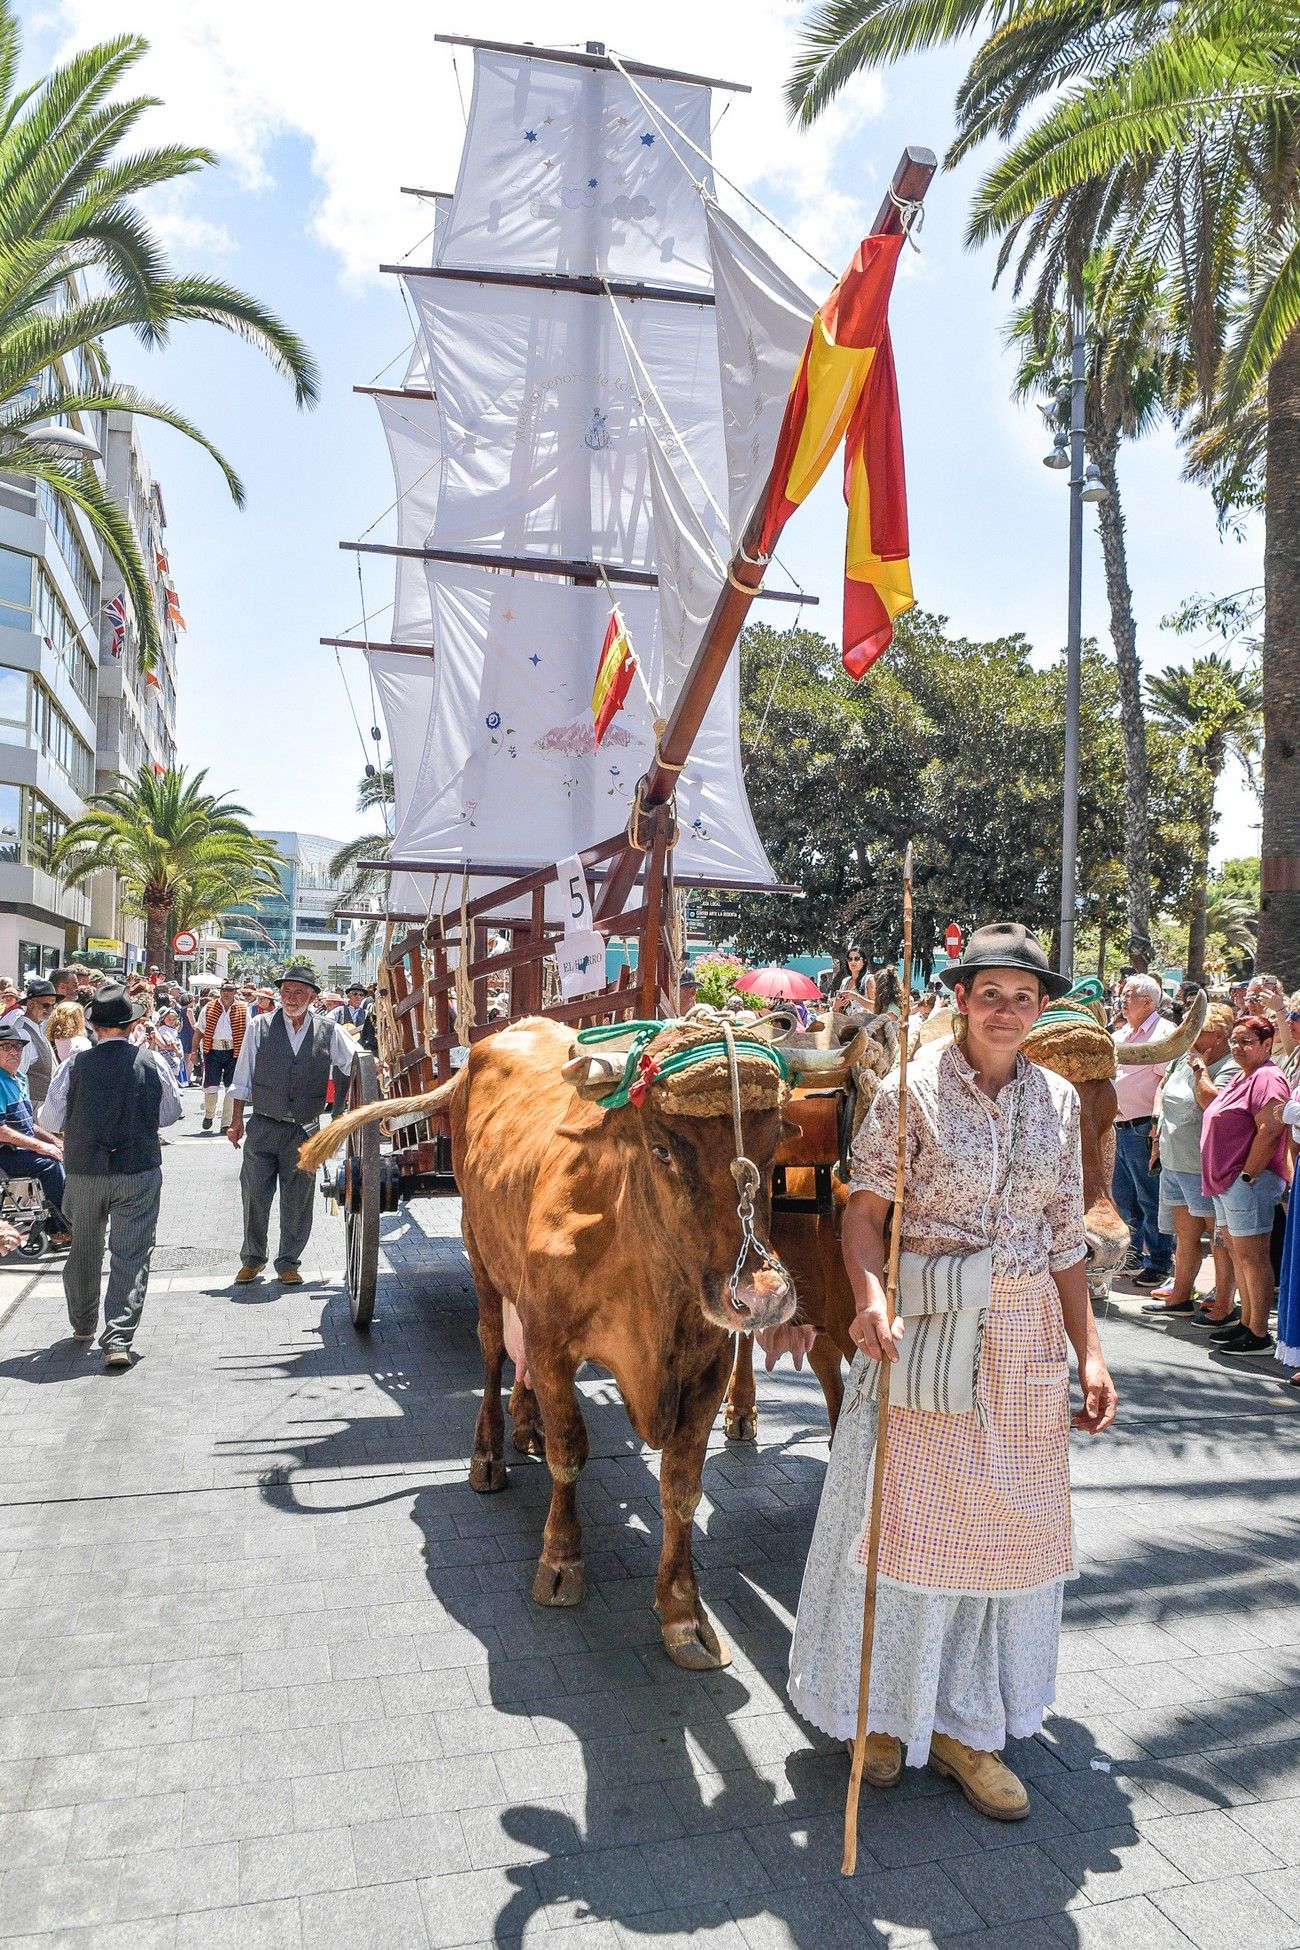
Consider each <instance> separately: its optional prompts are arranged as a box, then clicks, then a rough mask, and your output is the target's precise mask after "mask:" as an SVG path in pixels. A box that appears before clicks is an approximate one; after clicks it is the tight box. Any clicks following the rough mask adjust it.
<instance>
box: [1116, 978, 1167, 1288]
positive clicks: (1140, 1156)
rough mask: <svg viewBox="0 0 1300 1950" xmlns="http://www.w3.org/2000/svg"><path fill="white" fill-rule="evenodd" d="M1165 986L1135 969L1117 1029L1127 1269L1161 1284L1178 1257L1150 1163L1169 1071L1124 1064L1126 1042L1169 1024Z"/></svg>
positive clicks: (1137, 1278) (1120, 1203)
mask: <svg viewBox="0 0 1300 1950" xmlns="http://www.w3.org/2000/svg"><path fill="white" fill-rule="evenodd" d="M1161 994H1162V990H1161V987H1160V984H1159V982H1158V981H1157V980H1156V978H1155V976H1154V975H1130V976H1129V977H1128V979H1127V981H1126V982H1125V984H1124V987H1123V989H1122V990H1121V992H1120V998H1119V1001H1120V1009H1121V1011H1122V1013H1123V1017H1124V1023H1123V1026H1122V1028H1119V1029H1117V1030H1116V1031H1115V1043H1116V1055H1117V1056H1118V1058H1119V1071H1118V1074H1117V1075H1116V1078H1115V1098H1116V1111H1115V1180H1114V1185H1113V1187H1112V1197H1113V1198H1114V1200H1115V1204H1116V1206H1117V1208H1118V1210H1119V1214H1120V1217H1121V1218H1122V1219H1123V1220H1124V1222H1125V1224H1126V1225H1127V1226H1128V1229H1129V1242H1130V1244H1129V1257H1128V1262H1127V1265H1126V1268H1125V1270H1126V1271H1127V1272H1129V1273H1131V1274H1132V1277H1133V1284H1134V1286H1141V1287H1155V1286H1160V1285H1161V1284H1162V1283H1163V1282H1164V1281H1165V1280H1167V1279H1168V1277H1169V1272H1170V1269H1171V1267H1172V1266H1173V1260H1174V1241H1173V1235H1172V1234H1171V1233H1168V1232H1161V1230H1160V1227H1159V1223H1158V1213H1159V1209H1160V1181H1159V1179H1158V1177H1157V1176H1156V1173H1155V1172H1154V1171H1153V1170H1152V1167H1151V1142H1152V1134H1153V1132H1154V1129H1155V1105H1156V1088H1157V1086H1158V1084H1159V1082H1160V1079H1161V1077H1163V1075H1164V1073H1165V1067H1166V1066H1165V1065H1164V1064H1163V1063H1151V1064H1145V1065H1143V1066H1142V1067H1141V1068H1125V1065H1124V1059H1123V1045H1124V1044H1125V1043H1149V1042H1150V1041H1151V1038H1152V1037H1153V1036H1155V1035H1156V1034H1157V1033H1158V1032H1159V1031H1160V1030H1162V1029H1163V1028H1164V1024H1163V1022H1162V1020H1161V1017H1160V1012H1159V1011H1160V1000H1161Z"/></svg>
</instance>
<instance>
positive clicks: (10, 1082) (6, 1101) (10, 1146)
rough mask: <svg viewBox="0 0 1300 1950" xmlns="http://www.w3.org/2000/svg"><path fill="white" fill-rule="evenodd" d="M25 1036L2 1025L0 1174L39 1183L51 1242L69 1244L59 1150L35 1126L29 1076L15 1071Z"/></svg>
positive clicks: (59, 1146)
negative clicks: (29, 1090) (48, 1220)
mask: <svg viewBox="0 0 1300 1950" xmlns="http://www.w3.org/2000/svg"><path fill="white" fill-rule="evenodd" d="M26 1047H27V1043H26V1038H25V1037H24V1036H23V1035H22V1033H21V1032H20V1031H19V1030H17V1029H15V1028H13V1027H12V1025H11V1024H9V1023H0V1172H3V1173H4V1174H5V1176H6V1177H7V1178H35V1179H38V1180H39V1181H40V1186H41V1190H42V1191H43V1192H44V1194H45V1203H46V1205H47V1207H48V1208H49V1219H50V1234H49V1240H50V1244H51V1245H52V1246H57V1247H60V1248H62V1247H65V1246H69V1245H71V1243H72V1228H71V1227H70V1226H69V1224H68V1221H67V1219H66V1218H65V1217H64V1214H63V1186H64V1175H63V1149H62V1146H61V1145H60V1144H59V1143H58V1142H57V1141H56V1140H55V1139H53V1138H50V1137H47V1136H46V1135H45V1134H44V1132H42V1131H38V1130H37V1128H36V1119H35V1117H34V1116H33V1115H32V1102H31V1098H30V1097H29V1096H28V1094H27V1079H26V1077H24V1076H22V1075H21V1074H20V1073H19V1066H20V1064H21V1063H22V1060H23V1051H24V1050H25V1049H26Z"/></svg>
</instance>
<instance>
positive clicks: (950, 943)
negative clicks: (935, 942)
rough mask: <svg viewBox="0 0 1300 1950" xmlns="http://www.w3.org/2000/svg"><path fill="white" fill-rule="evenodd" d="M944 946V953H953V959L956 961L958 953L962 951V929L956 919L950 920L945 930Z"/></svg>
mask: <svg viewBox="0 0 1300 1950" xmlns="http://www.w3.org/2000/svg"><path fill="white" fill-rule="evenodd" d="M943 946H944V953H945V954H948V955H951V956H952V958H953V960H954V961H956V959H957V957H958V955H959V954H960V953H961V929H960V928H959V927H958V926H957V923H956V922H955V921H949V923H948V925H947V927H946V928H945V929H944V931H943Z"/></svg>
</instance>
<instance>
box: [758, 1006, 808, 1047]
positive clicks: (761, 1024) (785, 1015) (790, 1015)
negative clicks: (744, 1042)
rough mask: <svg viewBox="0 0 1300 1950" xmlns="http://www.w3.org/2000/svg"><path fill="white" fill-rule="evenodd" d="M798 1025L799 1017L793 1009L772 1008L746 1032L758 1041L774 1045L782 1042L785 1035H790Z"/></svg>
mask: <svg viewBox="0 0 1300 1950" xmlns="http://www.w3.org/2000/svg"><path fill="white" fill-rule="evenodd" d="M799 1027H800V1023H799V1018H798V1016H797V1015H795V1013H794V1011H793V1009H773V1010H771V1011H770V1012H769V1014H767V1015H766V1016H764V1017H763V1018H762V1019H761V1020H760V1021H758V1022H756V1023H755V1024H754V1026H753V1028H752V1029H749V1030H747V1032H746V1033H747V1034H748V1035H750V1036H753V1037H755V1038H756V1039H758V1040H759V1041H760V1042H764V1043H771V1044H773V1045H775V1044H777V1043H783V1042H784V1041H785V1039H786V1037H787V1036H792V1035H793V1034H794V1032H795V1030H796V1029H798V1028H799Z"/></svg>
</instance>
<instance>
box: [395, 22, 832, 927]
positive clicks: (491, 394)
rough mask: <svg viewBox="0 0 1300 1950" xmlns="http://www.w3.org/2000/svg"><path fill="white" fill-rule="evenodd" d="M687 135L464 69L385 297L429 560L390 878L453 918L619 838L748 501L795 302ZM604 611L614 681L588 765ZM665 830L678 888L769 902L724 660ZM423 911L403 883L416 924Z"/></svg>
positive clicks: (700, 145) (691, 126)
mask: <svg viewBox="0 0 1300 1950" xmlns="http://www.w3.org/2000/svg"><path fill="white" fill-rule="evenodd" d="M709 126H710V90H709V88H708V87H707V86H705V85H703V84H700V83H695V82H689V81H678V80H665V79H660V78H657V77H650V76H644V77H642V76H640V75H638V76H637V77H636V82H635V86H633V84H632V82H631V81H629V80H628V79H627V78H626V77H625V76H624V75H623V74H621V73H619V72H618V71H617V70H615V69H611V68H606V67H601V66H585V65H581V64H573V63H565V62H562V61H559V60H552V59H548V58H547V56H546V55H545V53H544V52H539V53H537V54H535V55H534V54H521V53H516V52H504V51H498V50H495V49H493V50H488V49H483V48H479V49H477V50H476V53H475V68H474V92H473V98H472V102H471V106H470V114H469V124H468V129H467V132H466V138H465V147H464V151H463V154H462V158H461V164H460V170H459V176H458V181H457V185H456V189H455V193H454V195H453V196H452V197H451V199H450V203H449V205H448V207H446V208H445V210H443V209H440V210H438V211H437V228H436V236H435V239H434V251H433V262H432V265H431V266H430V267H428V268H427V269H425V270H424V271H419V270H415V269H412V270H410V271H409V272H408V273H407V274H406V287H407V295H408V298H409V301H410V308H411V312H412V315H413V316H414V317H415V319H416V322H417V327H418V344H417V347H416V349H415V351H414V353H413V355H412V358H411V361H410V364H409V367H408V370H407V374H406V379H405V382H404V386H405V389H406V390H405V392H404V393H403V395H402V396H401V397H399V398H396V399H394V398H385V399H380V400H379V402H378V404H379V407H380V412H381V418H382V421H383V426H384V432H385V436H386V438H387V440H388V445H389V451H390V454H391V456H392V461H393V469H394V476H395V480H396V485H397V492H398V496H399V513H398V543H399V546H401V547H405V548H410V549H415V550H424V551H428V553H427V554H426V555H424V556H405V557H399V558H398V566H397V577H396V595H395V606H394V623H393V630H392V639H393V641H394V642H395V643H398V644H410V645H432V647H433V651H434V654H433V656H432V658H430V657H428V656H423V657H421V656H410V655H403V654H402V653H401V652H400V651H382V652H380V651H376V652H374V653H373V655H372V662H373V665H374V669H375V677H376V683H377V687H378V693H379V696H380V700H381V704H382V708H383V711H384V716H385V719H386V722H387V726H388V733H389V740H390V745H391V749H392V752H393V759H394V785H395V793H396V807H395V814H396V818H395V833H394V840H393V846H392V853H393V857H394V858H395V859H398V860H403V861H419V862H421V863H426V862H427V863H430V865H431V866H433V865H434V864H436V866H437V869H438V870H439V871H447V872H452V873H459V872H460V871H461V870H462V869H468V870H470V871H472V872H474V873H476V874H479V875H484V874H485V875H487V876H488V877H489V879H488V881H486V882H485V881H483V880H479V881H478V882H476V886H477V889H478V891H482V889H483V887H484V886H485V885H486V884H490V877H491V875H492V871H493V869H502V870H505V869H511V870H520V871H524V872H527V871H530V870H532V869H534V868H537V867H545V866H548V865H551V864H552V863H554V861H555V860H557V859H559V858H562V857H564V856H567V855H569V854H571V853H574V852H577V851H579V850H580V849H581V848H583V847H587V846H591V845H594V844H598V843H600V842H602V841H605V840H607V839H609V838H610V837H611V836H612V835H614V834H616V833H618V832H619V831H620V830H621V829H622V828H623V827H624V826H625V825H626V823H627V820H628V816H629V813H630V811H631V808H632V805H633V800H634V795H635V792H636V786H637V781H638V779H639V778H640V777H641V775H642V774H643V773H644V772H645V771H646V769H647V767H648V766H649V765H650V763H651V761H652V759H653V758H654V755H655V750H656V732H655V725H656V721H657V720H662V719H665V718H667V716H668V715H669V714H670V712H671V710H672V707H673V705H674V702H675V701H676V699H677V697H678V695H679V693H680V691H681V687H682V685H683V683H684V681H685V679H686V676H687V674H688V672H689V671H690V669H691V665H692V662H693V660H694V658H695V655H696V653H697V651H698V649H699V647H700V644H701V641H702V639H703V636H704V632H705V628H706V625H707V624H708V621H709V618H710V616H711V614H712V611H713V608H714V605H715V603H716V601H717V599H718V596H719V594H720V593H721V591H722V589H723V587H724V584H725V579H726V567H725V565H726V563H727V561H728V560H729V559H730V557H731V555H732V553H733V550H734V547H735V545H736V543H737V542H738V540H739V536H740V534H741V532H742V531H743V528H744V523H745V520H746V518H747V517H748V515H749V513H750V512H751V510H752V508H753V506H754V505H755V503H756V501H757V499H758V496H759V494H760V493H761V491H762V489H763V486H764V484H765V482H766V479H767V473H768V469H769V467H770V464H771V458H772V453H773V451H774V449H775V443H776V437H777V433H778V431H779V428H780V424H781V414H782V409H783V406H784V402H785V398H786V395H787V393H788V391H789V387H790V382H791V378H792V376H793V374H794V371H795V369H796V366H797V364H798V361H799V357H800V354H801V352H802V350H803V346H804V343H805V341H806V338H807V332H808V320H809V318H810V317H811V315H812V313H813V311H814V310H815V303H814V301H813V299H812V298H810V297H808V296H806V295H805V294H803V293H802V292H800V291H799V290H798V287H797V286H795V285H794V284H793V283H792V281H791V280H790V279H789V278H788V277H787V276H786V275H785V273H784V272H782V271H781V270H780V269H779V267H778V266H777V265H775V264H774V263H773V262H772V260H771V259H770V258H769V257H767V255H766V254H765V253H764V252H763V251H762V250H761V249H760V248H759V247H758V245H757V244H755V243H754V241H753V239H752V238H750V237H749V236H748V235H747V233H746V232H745V231H744V230H743V229H741V228H740V226H738V225H737V224H736V223H735V222H734V221H733V220H732V219H731V218H729V217H727V216H725V215H724V214H723V212H722V211H721V210H720V209H719V208H718V207H717V205H716V203H715V201H714V197H713V187H714V186H713V181H712V172H711V168H710V165H709V163H708V162H707V160H703V159H702V157H701V155H700V154H697V153H695V151H694V150H693V149H692V148H691V146H690V145H691V143H693V144H695V145H696V148H697V149H698V150H699V151H700V152H702V153H703V156H704V157H707V154H708V149H709ZM684 138H689V141H687V140H685V139H684ZM441 201H442V200H441V199H439V202H441ZM476 273H478V274H481V275H480V276H476V275H475V274H476ZM425 392H428V393H431V394H432V395H433V397H432V398H431V399H426V398H421V397H419V396H418V395H419V394H421V393H425ZM534 565H535V567H534ZM606 582H608V586H606ZM613 601H617V603H618V604H619V606H620V609H621V610H622V613H623V615H624V617H625V619H626V622H627V626H628V630H629V633H630V636H631V640H632V643H633V644H634V646H635V649H636V653H637V661H638V672H637V680H636V682H635V683H634V684H633V687H632V690H631V692H630V694H629V696H628V699H627V702H626V705H625V706H624V708H623V710H621V711H620V712H619V714H618V717H617V719H616V721H615V723H614V725H613V726H612V727H611V729H610V731H609V733H608V735H607V736H606V738H605V739H604V740H603V742H602V744H601V746H600V747H599V749H598V748H597V747H596V744H595V738H594V733H593V728H592V722H591V712H590V697H591V687H592V680H593V677H594V673H595V670H596V664H597V661H598V658H599V654H600V646H601V643H602V640H603V638H604V634H605V629H606V626H607V624H608V620H609V614H610V609H611V604H612V602H613ZM677 812H678V820H679V827H680V837H679V840H678V844H677V847H676V849H675V853H674V871H675V873H676V875H677V877H678V878H679V880H686V881H693V882H696V883H701V884H705V885H709V884H731V885H736V886H741V887H743V886H761V885H764V884H769V883H770V882H771V881H772V879H773V874H772V870H771V867H770V865H769V863H768V860H767V858H766V856H765V854H764V851H763V847H762V844H761V842H760V841H759V838H758V834H757V832H756V830H755V827H754V823H753V819H752V816H751V814H750V810H749V805H748V801H747V798H746V795H745V789H744V781H743V777H742V772H741V758H740V748H739V673H738V668H737V663H736V660H735V659H734V658H733V659H731V660H730V661H729V663H728V667H727V669H726V671H725V673H724V675H723V677H722V679H721V681H720V683H719V684H718V687H717V690H716V692H715V694H714V696H713V699H712V702H711V704H710V706H709V709H708V711H707V713H706V715H705V718H704V722H703V725H702V727H701V730H700V732H699V734H698V736H697V737H696V739H695V741H694V744H693V747H692V751H691V756H690V760H689V762H688V764H687V765H686V767H685V769H684V770H683V772H682V774H681V777H680V780H679V783H678V790H677ZM428 884H429V883H427V882H425V881H424V880H423V877H421V881H420V883H416V882H415V881H414V880H413V879H412V878H411V877H410V876H409V875H408V876H403V877H402V885H401V890H400V891H401V892H402V893H403V895H404V896H405V897H406V898H407V899H408V900H409V899H412V898H413V896H414V895H415V894H416V893H417V892H418V887H419V885H424V886H425V888H426V893H425V899H424V901H422V902H417V903H416V911H421V909H422V908H423V906H424V905H425V904H426V903H427V899H428V893H427V887H428ZM398 891H399V889H398V886H397V884H396V882H395V884H394V888H393V895H394V899H393V902H392V906H393V909H394V911H400V910H398V908H397V902H396V895H397V893H398ZM407 911H409V909H408V910H407Z"/></svg>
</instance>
